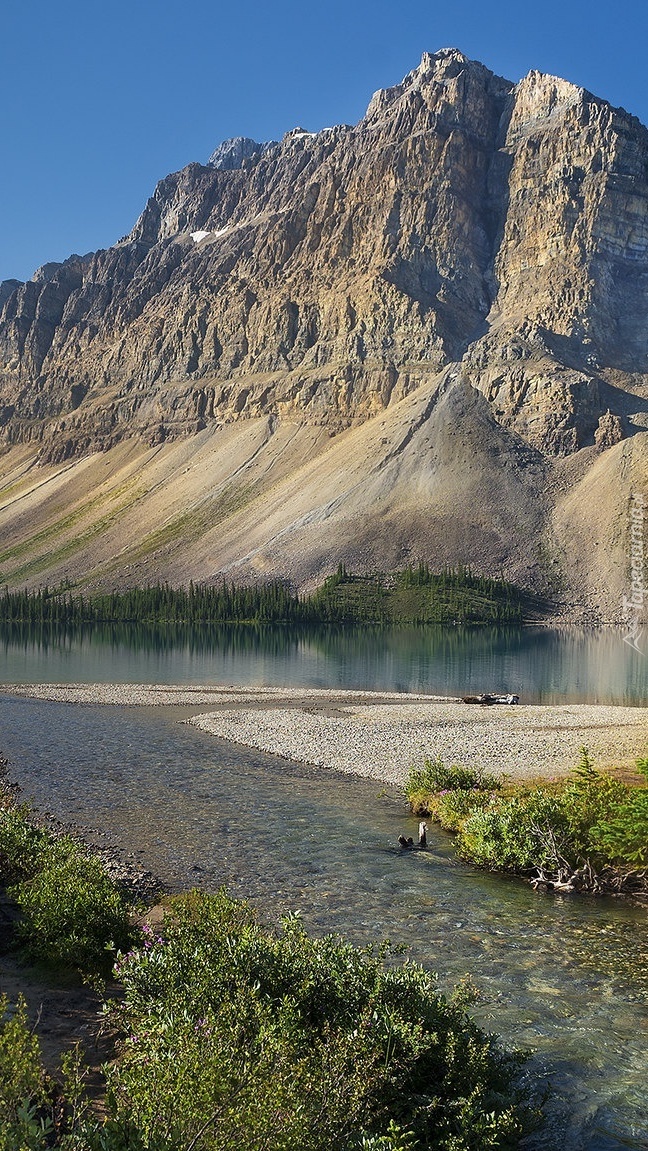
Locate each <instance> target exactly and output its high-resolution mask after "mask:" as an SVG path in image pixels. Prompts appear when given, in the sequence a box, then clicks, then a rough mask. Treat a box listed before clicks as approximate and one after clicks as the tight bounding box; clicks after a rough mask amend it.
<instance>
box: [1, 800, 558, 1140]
mask: <svg viewBox="0 0 648 1151" xmlns="http://www.w3.org/2000/svg"><path fill="white" fill-rule="evenodd" d="M0 860H1V861H2V862H1V870H0V882H6V881H7V879H10V880H11V883H12V886H11V887H10V889H9V890H10V893H11V894H12V895H13V897H14V899H15V900H16V901H17V902H18V905H19V907H20V909H21V911H22V913H23V919H22V921H21V923H20V925H19V929H18V937H19V941H20V942H21V943H22V945H23V948H24V951H23V954H25V955H26V957H27V958H29V959H38V960H39V961H41V962H43V961H45V960H47V961H50V962H51V961H54V962H55V963H57V964H62V965H64V966H66V967H72V968H74V969H75V970H77V971H79V970H80V971H81V972H82V973H83V974H84V976H85V977H86V978H88V977H90V978H91V979H92V980H93V981H94V982H95V984H97V983H98V981H99V978H100V976H101V975H102V974H103V975H104V976H105V975H106V974H107V972H106V967H105V961H106V958H108V959H109V962H112V961H113V960H115V951H114V948H115V945H116V944H118V945H119V946H120V947H121V948H122V950H121V951H120V952H118V953H117V955H116V962H115V965H114V969H113V975H114V978H115V979H116V981H117V983H116V984H115V985H113V986H112V988H111V992H110V995H109V997H108V999H107V1002H106V1003H105V1004H104V1013H105V1024H104V1030H105V1032H106V1034H107V1035H109V1036H112V1038H113V1051H112V1057H111V1058H110V1061H109V1062H108V1063H107V1064H106V1065H105V1066H104V1067H103V1068H102V1072H103V1089H102V1090H101V1091H100V1095H99V1097H98V1098H97V1094H96V1088H95V1093H94V1095H92V1096H91V1095H90V1094H89V1093H88V1090H87V1088H86V1085H85V1080H86V1078H87V1069H85V1068H84V1064H83V1061H82V1059H81V1056H80V1053H79V1050H78V1049H77V1050H75V1051H72V1052H68V1054H67V1055H65V1056H64V1057H63V1059H62V1063H61V1072H60V1075H59V1076H57V1077H56V1079H54V1078H52V1077H51V1076H50V1075H49V1074H47V1073H46V1071H45V1069H44V1066H43V1062H42V1057H41V1052H40V1047H39V1042H38V1039H37V1036H36V1034H35V1030H37V1026H38V1024H36V1028H35V1029H32V1028H31V1027H30V1025H29V1021H28V1018H27V1010H26V1006H25V1003H24V1002H23V1001H22V1000H19V1001H18V1003H17V1004H15V1005H11V1004H10V1003H9V1002H8V1001H7V998H6V997H0V1151H46V1149H48V1148H59V1149H60V1151H188V1149H191V1151H221V1149H222V1148H224V1147H228V1148H230V1147H231V1148H235V1147H241V1148H245V1151H303V1149H304V1148H305V1147H308V1148H309V1151H329V1149H330V1148H331V1147H335V1148H336V1151H487V1149H488V1148H501V1149H507V1148H508V1149H509V1151H513V1149H514V1148H516V1147H518V1146H519V1141H520V1139H521V1138H522V1136H523V1135H524V1134H525V1133H526V1132H527V1131H528V1130H529V1128H530V1126H532V1125H533V1124H534V1123H535V1122H537V1119H538V1113H537V1111H536V1110H535V1109H534V1108H533V1107H532V1106H531V1104H530V1102H529V1096H528V1092H526V1091H523V1090H522V1089H521V1088H520V1087H519V1082H520V1080H519V1073H520V1070H521V1067H522V1064H523V1062H524V1058H523V1056H521V1055H520V1054H519V1053H508V1052H506V1051H505V1050H503V1049H502V1048H501V1047H500V1046H499V1044H498V1043H497V1042H496V1040H495V1039H494V1038H493V1037H492V1036H489V1035H487V1034H485V1033H484V1032H483V1031H482V1030H481V1029H480V1028H479V1027H478V1026H477V1025H476V1024H475V1023H474V1022H473V1021H472V1020H471V1018H470V1017H469V1015H468V1014H467V1013H466V1006H467V1004H468V1003H469V1002H470V996H469V994H468V992H467V991H465V990H464V989H459V991H458V992H457V993H456V995H455V996H454V998H452V999H451V1000H448V999H446V998H445V997H444V996H442V995H441V994H440V993H439V992H438V990H437V988H436V984H435V977H434V976H431V975H430V974H429V973H427V972H426V971H424V970H423V968H421V967H419V966H418V965H416V964H412V963H409V962H406V963H404V964H401V965H396V964H395V963H394V960H393V958H392V957H391V956H390V954H389V952H390V949H389V947H388V945H383V946H382V947H381V948H379V949H378V950H374V949H372V948H364V949H358V948H355V947H353V946H351V945H349V944H347V943H344V942H343V941H342V940H340V939H338V938H337V937H334V936H326V937H325V938H323V939H312V938H310V937H309V936H308V935H307V934H306V932H305V930H304V928H303V926H302V924H301V922H300V920H299V919H298V918H297V917H295V916H289V917H288V918H286V919H285V920H284V921H283V922H282V924H281V925H280V927H278V928H276V929H272V928H267V927H263V926H261V925H260V924H259V922H258V920H257V917H256V915H255V913H254V912H253V910H252V909H251V908H250V907H249V906H248V905H247V904H246V903H243V902H240V901H237V900H233V899H231V898H229V897H228V896H227V894H226V893H225V892H224V891H221V892H219V893H217V894H216V895H205V894H202V893H198V892H191V893H189V894H187V895H183V896H179V897H176V898H175V899H173V900H171V901H170V902H169V905H168V907H167V910H166V914H165V918H164V922H163V925H162V927H161V928H159V929H158V931H157V932H154V931H153V929H152V928H151V927H149V926H148V925H147V926H145V927H144V928H136V927H134V926H133V925H132V923H131V920H130V918H129V915H128V910H127V908H126V907H125V905H124V904H123V902H122V901H121V899H120V898H119V896H118V895H117V893H116V891H115V888H114V885H113V884H112V882H111V880H110V879H109V878H108V876H107V875H106V873H105V871H104V870H103V868H102V865H101V864H100V863H99V862H98V861H97V860H96V859H92V858H88V857H87V856H85V855H83V853H82V852H81V850H80V848H79V847H78V846H77V845H75V844H74V843H72V842H71V841H70V840H69V839H65V838H62V839H57V840H54V839H53V838H52V837H51V836H49V835H48V834H47V833H45V832H43V831H42V830H40V829H37V828H34V827H33V826H32V825H31V824H30V822H29V813H28V811H27V809H26V808H24V807H17V806H15V805H14V804H13V803H12V801H11V797H9V796H4V797H3V798H2V801H1V806H0ZM387 960H389V961H388V962H387Z"/></svg>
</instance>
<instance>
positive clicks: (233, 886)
mask: <svg viewBox="0 0 648 1151" xmlns="http://www.w3.org/2000/svg"><path fill="white" fill-rule="evenodd" d="M472 637H473V638H471V636H470V633H468V634H465V633H464V635H460V634H458V633H450V634H447V633H446V635H445V636H442V635H440V634H438V633H434V634H432V633H430V632H428V633H420V632H415V631H410V632H405V631H399V632H392V633H371V634H369V635H367V634H365V635H362V636H358V637H357V639H356V642H354V641H353V637H352V636H349V635H346V636H337V637H335V636H321V637H319V638H317V639H313V638H311V639H309V640H307V639H305V638H304V637H302V638H301V639H300V638H299V637H294V636H293V637H289V636H286V635H285V634H283V635H282V636H279V637H277V636H275V637H274V638H271V637H270V636H269V635H268V634H266V635H265V636H264V637H262V638H261V639H259V637H257V639H254V638H253V637H251V636H250V634H248V635H247V636H244V637H240V636H238V637H237V636H236V635H231V634H228V635H225V634H223V633H221V635H220V639H219V641H218V643H217V644H215V642H214V640H213V637H212V640H209V641H208V640H207V639H206V638H205V636H204V635H203V636H198V637H196V636H194V637H190V636H187V635H186V634H185V635H184V636H183V637H181V636H176V637H175V640H174V639H173V637H171V636H170V635H169V634H167V635H166V638H165V637H164V636H162V637H160V636H157V637H156V638H155V642H151V636H150V635H143V634H140V635H139V637H138V636H133V637H132V638H133V642H132V643H131V644H129V643H128V642H127V637H126V636H125V635H121V636H117V635H115V634H112V635H111V636H108V635H106V634H104V635H103V636H102V637H100V636H98V635H96V634H95V635H91V636H86V637H85V638H84V639H77V640H74V641H73V640H70V641H68V642H67V643H66V644H62V645H61V644H60V643H58V642H50V643H49V644H48V645H47V646H44V645H43V642H42V639H43V637H42V636H41V637H35V636H32V637H31V638H29V637H25V636H23V637H21V638H17V637H15V636H13V637H12V638H11V639H6V640H5V643H4V647H2V646H1V645H0V681H2V682H5V683H8V682H17V681H23V682H24V681H32V682H43V681H59V682H61V681H64V682H65V681H67V682H70V681H79V682H96V681H104V682H108V681H117V682H129V681H130V682H169V683H170V682H175V683H182V682H184V683H246V684H251V683H255V684H299V685H301V686H313V685H315V686H322V687H327V686H330V687H338V686H345V687H360V688H369V687H377V688H380V689H388V688H389V689H391V690H394V689H396V690H419V689H421V688H425V689H426V690H429V691H440V692H444V693H445V692H448V693H449V694H452V693H454V692H455V691H463V690H478V689H482V688H483V689H490V688H496V689H500V688H502V689H503V688H504V687H510V689H511V690H519V691H520V694H521V695H522V696H523V698H533V699H543V700H549V699H553V700H565V699H598V700H600V701H601V702H612V701H615V702H625V703H630V702H635V703H640V702H643V701H644V699H645V697H646V679H645V676H646V671H645V668H644V665H643V663H642V662H641V661H642V657H641V656H639V655H637V654H636V653H633V652H631V651H629V650H627V645H624V644H623V643H622V642H621V639H620V638H619V637H618V636H614V635H605V634H603V635H600V636H596V635H594V634H591V633H568V634H567V633H562V634H560V633H544V632H541V633H538V634H537V637H536V639H534V638H533V635H532V634H531V633H525V634H524V635H523V636H520V637H518V638H517V639H516V638H515V634H512V633H508V634H507V635H499V636H498V635H497V634H496V633H488V634H485V633H472ZM176 643H177V646H175V644H176ZM187 714H188V711H187V709H181V708H164V709H159V708H118V707H100V706H90V705H83V706H82V705H79V706H71V705H65V704H57V703H47V702H42V701H38V700H30V699H21V698H14V697H12V696H10V695H8V694H4V695H0V751H2V752H3V753H4V754H5V755H8V756H9V758H10V760H11V763H12V776H13V777H15V778H16V779H17V780H18V781H19V782H20V783H21V785H22V787H23V794H24V795H25V796H27V797H30V798H32V799H33V801H34V802H35V803H36V804H37V806H38V807H40V808H41V809H42V810H46V811H50V812H51V813H52V814H54V815H56V816H57V817H59V818H61V819H63V820H64V821H69V820H76V821H78V822H79V823H81V824H83V825H85V826H91V827H95V828H99V829H103V830H105V831H106V832H107V834H108V835H109V836H110V838H111V840H113V841H114V842H116V843H118V844H120V845H121V846H123V847H124V848H126V849H128V850H131V851H134V852H136V853H139V854H140V855H141V858H142V862H143V863H145V864H146V865H147V866H150V867H151V868H152V869H153V870H155V871H156V872H157V873H158V874H159V875H160V876H161V877H162V878H163V879H164V880H165V881H166V882H167V883H169V884H170V885H171V886H172V887H174V888H182V887H187V886H188V885H191V884H195V883H199V884H200V885H201V886H203V887H206V888H208V889H213V888H215V887H217V886H219V885H220V884H222V883H225V884H227V886H228V887H229V889H230V890H231V891H232V893H233V894H235V895H240V896H245V897H247V898H249V899H251V900H252V901H253V902H254V903H255V904H256V905H257V906H258V907H259V908H260V909H261V912H262V914H263V915H264V916H268V917H274V916H277V915H279V914H281V913H282V912H284V911H287V910H296V909H298V910H299V911H301V913H302V915H303V917H304V920H305V922H306V923H307V925H308V926H309V927H310V928H311V929H312V930H314V931H317V932H323V931H329V930H334V931H338V932H340V933H341V934H343V935H345V936H346V937H347V938H351V939H353V940H355V941H357V942H362V943H364V942H368V941H372V940H380V939H383V938H385V937H389V938H390V939H392V941H394V942H399V943H404V944H406V945H407V947H408V948H409V954H411V955H412V957H413V958H415V959H417V960H419V961H420V962H422V963H424V964H425V965H426V966H428V967H430V968H431V969H433V970H435V971H437V972H438V973H439V978H440V982H441V985H442V987H443V988H449V987H451V986H452V984H453V983H455V982H456V981H457V980H458V979H460V978H462V977H463V976H465V975H466V974H470V976H471V978H472V980H473V982H474V984H475V985H476V986H477V988H478V989H479V992H480V997H479V1000H478V1002H477V1003H476V1005H475V1008H474V1009H473V1010H474V1014H475V1015H476V1017H477V1019H478V1020H479V1022H480V1023H481V1024H482V1025H483V1026H485V1027H486V1028H488V1029H489V1030H492V1031H495V1032H497V1033H499V1034H500V1035H502V1036H503V1038H504V1039H505V1041H506V1042H507V1043H510V1044H512V1045H516V1046H522V1047H526V1048H530V1049H531V1050H532V1051H533V1055H532V1058H531V1062H530V1070H531V1072H532V1073H533V1075H534V1076H535V1077H536V1078H538V1079H539V1080H540V1081H542V1082H548V1083H549V1084H550V1085H551V1094H550V1101H549V1104H548V1116H549V1122H548V1124H547V1126H546V1128H545V1129H544V1130H543V1131H542V1132H541V1133H539V1134H538V1135H535V1136H533V1137H532V1140H531V1142H530V1144H529V1147H530V1148H531V1147H532V1148H533V1149H534V1151H549V1149H551V1151H558V1149H561V1151H562V1149H563V1148H564V1149H565V1151H620V1149H621V1148H628V1147H634V1148H648V1100H647V1094H648V1093H647V1091H646V1083H647V1080H648V1074H647V1072H648V1056H647V1050H648V914H647V913H646V911H645V910H641V909H638V908H635V907H633V906H631V905H630V904H627V903H625V902H622V901H615V900H593V899H590V898H582V897H581V898H579V897H552V896H547V895H540V894H534V893H533V892H532V891H531V890H530V889H529V888H528V887H527V886H526V885H525V884H523V883H521V882H518V881H515V880H507V879H503V878H501V877H497V876H491V875H487V874H483V873H481V872H478V871H474V870H472V869H470V868H468V867H466V866H463V865H460V864H457V863H456V862H455V861H454V859H453V854H452V847H451V844H450V841H449V839H448V837H446V836H444V835H443V833H440V832H437V833H435V834H434V836H433V838H432V842H431V850H430V852H429V853H427V854H426V855H422V854H421V855H400V854H399V853H398V852H397V851H395V850H394V845H395V843H396V840H397V837H398V835H399V834H400V832H404V833H405V834H415V829H416V821H414V820H412V819H411V817H410V816H409V815H408V814H407V812H406V810H405V807H404V805H403V802H402V798H401V796H400V795H399V794H398V793H397V792H396V791H395V790H389V789H388V791H387V794H380V792H379V789H378V787H377V785H376V784H375V783H372V782H368V781H364V780H360V779H353V778H350V777H345V776H338V775H335V774H334V773H330V772H325V771H315V770H310V769H308V768H305V767H300V766H298V765H294V764H288V763H286V762H285V761H283V760H279V759H277V758H274V757H272V756H268V755H264V754H263V753H261V752H257V751H246V750H245V749H243V748H240V747H236V746H234V745H231V744H228V743H226V742H224V741H222V740H218V739H215V738H213V737H211V736H209V735H207V734H206V733H204V732H201V731H199V730H197V729H195V728H192V727H189V726H187V725H186V724H183V723H181V722H179V721H180V720H182V719H183V718H185V717H186V715H187Z"/></svg>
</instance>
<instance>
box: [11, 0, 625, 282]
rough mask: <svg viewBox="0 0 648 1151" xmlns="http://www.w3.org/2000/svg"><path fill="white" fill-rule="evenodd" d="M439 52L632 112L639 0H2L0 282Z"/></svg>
mask: <svg viewBox="0 0 648 1151" xmlns="http://www.w3.org/2000/svg"><path fill="white" fill-rule="evenodd" d="M451 46H452V47H458V48H460V49H461V50H462V51H463V52H465V53H466V54H467V55H468V56H471V57H472V58H473V59H477V60H481V61H482V63H484V64H486V65H487V66H488V67H489V68H491V69H492V70H493V71H494V72H497V73H499V74H500V75H503V76H506V77H508V78H509V79H511V80H519V79H520V78H521V77H522V76H523V75H525V74H526V72H528V71H529V69H531V68H538V69H539V70H541V71H544V72H552V73H554V74H556V75H560V76H563V77H565V78H566V79H568V80H571V81H573V82H574V83H577V84H580V85H583V86H584V87H586V88H589V89H590V90H591V91H593V92H595V93H596V94H597V95H599V96H603V97H605V98H606V99H608V100H610V101H611V102H612V103H613V104H617V105H622V106H623V107H625V108H627V109H628V110H629V111H630V112H633V113H634V114H635V115H636V116H638V117H639V118H640V119H641V120H643V122H644V123H648V87H647V84H646V75H647V70H646V50H647V48H648V4H647V3H646V0H625V3H624V4H623V5H619V4H616V5H615V4H613V3H603V2H602V0H589V3H585V2H581V0H576V2H574V0H542V2H541V3H538V4H536V5H530V6H529V5H527V4H523V3H521V2H520V0H516V2H513V0H501V2H499V3H498V2H496V0H495V2H494V0H491V2H490V3H489V2H488V0H480V2H477V0H454V2H453V0H444V2H443V3H437V0H425V2H423V0H400V2H399V3H394V2H387V0H371V3H369V2H367V0H329V2H328V3H326V2H325V3H320V4H316V5H313V6H309V5H308V4H307V2H305V0H302V2H301V3H297V2H295V0H274V2H273V0H266V2H265V3H260V2H259V0H239V3H238V4H237V3H236V2H235V0H229V2H228V3H227V4H225V3H222V2H221V0H216V2H212V3H207V2H206V0H183V2H182V3H170V2H168V0H155V2H153V0H128V3H127V2H125V0H110V2H109V3H107V2H105V0H104V2H102V3H99V2H97V0H83V3H82V2H81V0H58V3H57V4H52V3H51V0H48V2H47V3H46V2H45V0H30V2H29V3H24V2H23V0H5V4H4V5H3V12H2V17H1V19H0V95H1V101H2V102H1V107H2V109H3V112H4V115H3V132H2V145H1V148H0V156H1V157H2V170H1V171H0V279H6V278H10V277H16V278H18V279H27V278H29V277H30V276H31V275H32V273H33V271H34V270H35V269H36V267H38V265H40V264H42V263H45V262H46V261H49V260H61V259H65V258H66V256H68V255H70V254H71V253H72V252H81V253H83V252H86V251H90V250H92V249H95V248H99V247H106V246H108V245H109V244H111V243H114V242H115V241H116V240H117V239H119V237H120V236H122V235H123V234H124V233H125V232H128V231H129V230H130V228H131V226H132V224H133V223H134V221H135V219H136V217H137V216H138V215H139V213H140V211H141V209H142V207H143V206H144V204H145V202H146V200H147V198H148V196H149V195H150V194H151V192H152V191H153V189H154V187H155V183H156V181H157V180H158V179H161V178H162V177H163V176H165V175H166V174H167V173H169V172H172V171H175V170H177V169H178V168H180V167H182V166H183V165H184V164H187V163H189V162H190V161H191V160H199V161H205V160H206V159H207V157H208V156H209V154H210V152H211V151H212V150H213V149H214V147H215V146H216V145H217V144H218V143H219V142H220V141H221V140H222V139H225V138H226V137H228V136H235V135H246V136H252V137H254V138H255V139H257V140H264V139H269V138H277V137H281V136H282V135H283V133H284V132H286V131H288V130H289V129H290V128H293V127H295V126H296V125H298V124H299V125H301V126H303V127H304V128H306V129H308V130H311V131H316V130H317V129H319V128H322V127H324V126H326V125H327V124H334V123H341V122H346V123H354V122H355V121H356V120H358V119H359V118H360V116H362V114H363V112H364V109H365V107H366V105H367V103H368V101H369V98H370V96H371V94H372V92H373V91H374V90H375V89H376V88H379V87H386V86H388V85H390V84H394V83H397V82H398V81H399V80H400V79H401V78H402V77H403V76H404V75H405V74H406V73H407V72H408V71H410V70H411V69H412V68H414V67H415V66H416V65H417V64H418V62H419V60H420V57H421V53H422V52H423V51H436V50H437V49H439V48H444V47H451Z"/></svg>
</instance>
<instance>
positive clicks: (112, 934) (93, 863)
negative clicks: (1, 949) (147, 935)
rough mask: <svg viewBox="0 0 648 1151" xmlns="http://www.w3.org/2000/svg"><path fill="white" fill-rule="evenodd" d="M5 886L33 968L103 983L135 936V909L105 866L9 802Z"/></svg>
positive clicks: (5, 801)
mask: <svg viewBox="0 0 648 1151" xmlns="http://www.w3.org/2000/svg"><path fill="white" fill-rule="evenodd" d="M0 884H2V885H3V886H6V885H7V884H8V885H9V886H8V887H7V894H8V895H9V897H10V899H12V900H13V902H14V903H15V904H16V905H17V907H18V908H19V910H20V913H21V917H20V920H19V922H18V926H17V929H16V932H15V936H16V938H15V942H16V943H17V944H18V945H19V947H20V949H21V951H22V954H23V955H24V957H25V958H26V959H29V960H31V961H33V962H40V963H45V964H50V965H52V966H55V967H59V966H60V967H69V968H74V969H75V970H76V971H78V972H79V974H80V975H81V976H82V977H83V978H84V979H85V980H86V981H88V982H94V983H96V982H97V981H101V979H102V977H105V976H107V975H108V974H109V972H110V970H111V967H112V964H113V962H114V959H115V955H116V953H117V951H118V950H119V949H121V948H124V947H128V946H129V944H130V943H131V941H132V940H133V938H134V929H133V927H132V925H131V920H130V913H129V908H128V906H127V904H126V903H125V901H124V899H123V898H122V896H121V894H120V893H119V891H118V889H117V887H116V885H115V884H114V883H113V881H112V880H111V879H110V877H109V876H108V875H107V873H106V871H105V869H104V867H103V865H102V864H101V862H100V861H99V860H98V859H95V858H93V857H91V856H88V855H86V854H85V853H84V852H83V850H82V849H81V848H80V847H79V845H78V844H77V843H75V842H74V840H72V839H70V838H69V837H68V836H63V837H60V838H54V837H53V836H51V835H49V834H48V833H47V832H45V831H42V830H41V829H39V828H36V827H34V826H33V824H32V823H31V822H30V820H29V811H28V809H27V808H26V807H24V806H21V807H18V806H15V805H14V804H13V803H12V801H11V797H9V796H4V797H3V798H2V799H1V800H0Z"/></svg>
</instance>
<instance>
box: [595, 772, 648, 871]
mask: <svg viewBox="0 0 648 1151" xmlns="http://www.w3.org/2000/svg"><path fill="white" fill-rule="evenodd" d="M589 834H590V842H591V845H592V847H593V848H594V850H595V851H596V852H597V853H598V854H599V855H600V856H603V857H604V858H606V859H607V860H609V862H610V863H612V864H617V865H618V866H621V867H627V866H628V865H629V864H630V865H633V866H635V867H645V866H646V865H647V864H648V788H641V789H633V790H628V794H627V796H626V797H625V799H623V800H621V802H619V804H618V805H617V807H616V810H615V811H614V812H613V813H608V814H607V815H606V817H605V818H604V819H600V820H599V821H598V822H597V823H595V824H594V825H593V826H592V827H591V828H590V833H589Z"/></svg>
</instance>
